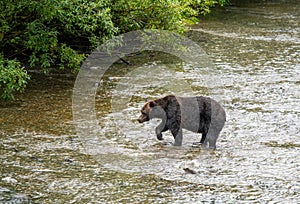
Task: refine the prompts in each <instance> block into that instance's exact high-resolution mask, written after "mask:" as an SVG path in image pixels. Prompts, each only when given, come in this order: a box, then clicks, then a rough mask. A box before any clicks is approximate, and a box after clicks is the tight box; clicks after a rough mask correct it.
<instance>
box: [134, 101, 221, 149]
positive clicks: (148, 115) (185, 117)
mask: <svg viewBox="0 0 300 204" xmlns="http://www.w3.org/2000/svg"><path fill="white" fill-rule="evenodd" d="M152 118H160V119H161V120H162V121H161V123H160V124H159V125H158V126H157V127H156V129H155V133H156V136H157V139H158V140H163V137H162V132H165V131H167V130H170V131H171V133H172V135H173V137H174V139H175V143H174V145H176V146H181V145H182V129H186V130H189V131H192V132H195V133H202V138H201V140H200V143H201V144H202V146H204V147H207V146H208V147H209V148H211V149H215V148H216V141H217V138H218V136H219V134H220V132H221V130H222V128H223V126H224V124H225V121H226V114H225V111H224V109H223V108H222V106H221V105H220V104H219V103H218V102H216V101H215V100H213V99H211V98H208V97H204V96H195V97H178V96H174V95H168V96H165V97H163V98H160V99H157V100H153V101H149V102H147V103H146V104H145V105H144V106H143V108H142V109H141V115H140V117H139V118H138V122H140V123H143V122H146V121H149V120H150V119H152ZM207 144H208V145H207Z"/></svg>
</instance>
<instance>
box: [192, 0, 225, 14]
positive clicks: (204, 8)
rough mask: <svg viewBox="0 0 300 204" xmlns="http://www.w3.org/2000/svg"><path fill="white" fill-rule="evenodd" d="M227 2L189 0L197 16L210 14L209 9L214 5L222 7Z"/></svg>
mask: <svg viewBox="0 0 300 204" xmlns="http://www.w3.org/2000/svg"><path fill="white" fill-rule="evenodd" d="M228 3H229V0H191V7H192V8H193V9H194V10H196V12H197V13H198V15H206V14H208V13H210V12H211V8H212V7H214V6H216V5H221V6H224V5H226V4H228Z"/></svg>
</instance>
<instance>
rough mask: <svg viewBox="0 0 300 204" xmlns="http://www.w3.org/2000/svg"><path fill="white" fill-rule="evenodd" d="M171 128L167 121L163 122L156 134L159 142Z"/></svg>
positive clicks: (157, 128)
mask: <svg viewBox="0 0 300 204" xmlns="http://www.w3.org/2000/svg"><path fill="white" fill-rule="evenodd" d="M168 129H169V128H168V126H167V125H166V122H165V121H162V122H161V123H160V124H159V125H158V126H157V127H156V128H155V133H156V137H157V139H158V140H163V136H162V132H165V131H167V130H168Z"/></svg>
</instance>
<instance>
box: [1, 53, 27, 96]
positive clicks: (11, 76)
mask: <svg viewBox="0 0 300 204" xmlns="http://www.w3.org/2000/svg"><path fill="white" fill-rule="evenodd" d="M28 79H29V75H28V74H27V72H26V70H24V69H23V68H21V65H20V63H19V62H17V61H15V60H5V59H3V57H2V56H1V55H0V97H1V98H2V99H3V100H5V101H7V100H12V99H13V98H14V96H13V93H14V92H15V91H19V92H22V91H23V90H24V89H25V87H26V83H27V80H28Z"/></svg>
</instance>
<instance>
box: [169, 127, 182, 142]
mask: <svg viewBox="0 0 300 204" xmlns="http://www.w3.org/2000/svg"><path fill="white" fill-rule="evenodd" d="M171 132H172V135H173V137H174V139H175V143H174V145H175V146H181V145H182V128H179V129H178V130H173V131H171Z"/></svg>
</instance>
